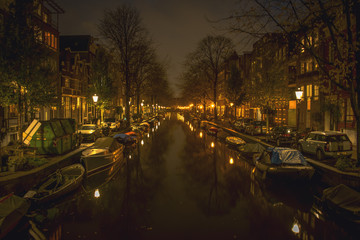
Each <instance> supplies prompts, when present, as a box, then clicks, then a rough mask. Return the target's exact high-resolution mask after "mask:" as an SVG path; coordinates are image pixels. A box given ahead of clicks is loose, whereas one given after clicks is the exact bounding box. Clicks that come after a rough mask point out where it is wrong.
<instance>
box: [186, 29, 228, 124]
mask: <svg viewBox="0 0 360 240" xmlns="http://www.w3.org/2000/svg"><path fill="white" fill-rule="evenodd" d="M233 52H234V45H233V43H232V41H231V39H229V38H226V37H224V36H219V35H215V36H214V35H208V36H206V37H205V38H204V39H202V40H201V41H200V42H199V44H198V46H197V48H196V50H195V51H194V52H193V53H191V55H190V57H191V58H192V65H194V66H198V67H199V71H201V72H202V73H203V74H204V76H205V79H206V81H208V82H209V83H210V85H211V87H210V88H211V91H212V96H211V100H212V101H213V102H214V105H215V107H214V118H215V120H217V97H218V92H217V91H218V86H219V83H220V78H219V75H220V73H221V71H222V70H223V67H224V62H225V61H226V60H227V59H228V58H229V57H230V55H231V54H232V53H233Z"/></svg>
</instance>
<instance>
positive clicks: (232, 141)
mask: <svg viewBox="0 0 360 240" xmlns="http://www.w3.org/2000/svg"><path fill="white" fill-rule="evenodd" d="M225 141H226V142H227V143H228V144H229V145H231V146H234V147H237V146H240V145H245V144H246V142H245V141H244V139H242V138H239V137H236V136H229V137H226V138H225Z"/></svg>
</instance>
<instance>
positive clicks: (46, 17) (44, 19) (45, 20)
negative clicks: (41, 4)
mask: <svg viewBox="0 0 360 240" xmlns="http://www.w3.org/2000/svg"><path fill="white" fill-rule="evenodd" d="M43 21H44V23H47V22H48V15H47V14H46V13H44V14H43Z"/></svg>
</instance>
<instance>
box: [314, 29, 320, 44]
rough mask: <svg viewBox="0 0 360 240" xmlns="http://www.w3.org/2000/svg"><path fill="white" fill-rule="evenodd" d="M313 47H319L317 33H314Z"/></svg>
mask: <svg viewBox="0 0 360 240" xmlns="http://www.w3.org/2000/svg"><path fill="white" fill-rule="evenodd" d="M313 45H314V47H317V46H319V34H318V32H317V31H315V32H314V38H313Z"/></svg>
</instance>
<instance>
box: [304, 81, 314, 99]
mask: <svg viewBox="0 0 360 240" xmlns="http://www.w3.org/2000/svg"><path fill="white" fill-rule="evenodd" d="M312 95H313V94H312V85H311V84H310V85H307V86H306V96H307V97H308V98H310V97H312Z"/></svg>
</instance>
